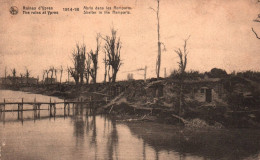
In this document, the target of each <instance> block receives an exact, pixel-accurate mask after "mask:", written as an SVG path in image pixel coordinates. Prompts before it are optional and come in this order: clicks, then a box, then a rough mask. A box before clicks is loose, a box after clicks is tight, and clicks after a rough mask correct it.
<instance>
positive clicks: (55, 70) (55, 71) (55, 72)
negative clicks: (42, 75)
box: [54, 68, 57, 82]
mask: <svg viewBox="0 0 260 160" xmlns="http://www.w3.org/2000/svg"><path fill="white" fill-rule="evenodd" d="M54 75H55V81H56V82H57V69H56V68H55V69H54Z"/></svg>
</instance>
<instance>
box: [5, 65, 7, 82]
mask: <svg viewBox="0 0 260 160" xmlns="http://www.w3.org/2000/svg"><path fill="white" fill-rule="evenodd" d="M6 76H7V67H5V84H6Z"/></svg>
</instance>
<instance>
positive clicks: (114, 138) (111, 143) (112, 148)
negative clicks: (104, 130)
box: [107, 120, 118, 160]
mask: <svg viewBox="0 0 260 160" xmlns="http://www.w3.org/2000/svg"><path fill="white" fill-rule="evenodd" d="M111 124H112V128H111V129H112V130H111V132H110V134H109V135H108V139H107V152H108V159H110V160H111V159H113V155H114V154H115V157H116V159H118V153H117V146H118V132H117V128H116V122H115V121H114V120H112V121H111Z"/></svg>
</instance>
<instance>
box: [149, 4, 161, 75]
mask: <svg viewBox="0 0 260 160" xmlns="http://www.w3.org/2000/svg"><path fill="white" fill-rule="evenodd" d="M156 1H157V9H156V10H155V9H154V8H152V7H150V9H152V10H153V11H154V12H155V13H156V19H157V40H158V42H157V43H158V44H157V45H158V55H157V60H156V69H155V70H156V75H157V79H158V78H159V77H160V69H161V41H160V0H156Z"/></svg>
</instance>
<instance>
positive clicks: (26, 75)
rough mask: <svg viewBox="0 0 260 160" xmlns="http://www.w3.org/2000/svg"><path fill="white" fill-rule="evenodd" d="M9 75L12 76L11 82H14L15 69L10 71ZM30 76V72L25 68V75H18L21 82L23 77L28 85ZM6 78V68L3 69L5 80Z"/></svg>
mask: <svg viewBox="0 0 260 160" xmlns="http://www.w3.org/2000/svg"><path fill="white" fill-rule="evenodd" d="M11 74H12V78H13V80H15V79H16V77H17V71H16V69H15V68H13V69H11ZM30 75H31V71H29V69H28V68H27V67H25V73H20V77H21V81H22V78H24V77H25V78H26V83H27V84H28V81H29V78H30ZM6 78H7V67H5V79H6ZM21 83H22V82H21Z"/></svg>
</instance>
